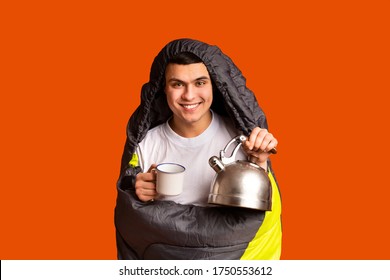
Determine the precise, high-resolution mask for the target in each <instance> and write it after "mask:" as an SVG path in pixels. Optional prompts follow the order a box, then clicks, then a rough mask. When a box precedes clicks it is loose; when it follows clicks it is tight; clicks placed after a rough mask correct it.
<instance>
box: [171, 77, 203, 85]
mask: <svg viewBox="0 0 390 280" xmlns="http://www.w3.org/2000/svg"><path fill="white" fill-rule="evenodd" d="M199 80H210V78H209V77H207V76H201V77H199V78H196V79H195V80H194V81H193V82H196V81H199ZM168 82H180V83H183V84H185V82H184V81H182V80H180V79H176V78H171V79H169V80H168Z"/></svg>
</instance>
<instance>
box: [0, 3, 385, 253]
mask: <svg viewBox="0 0 390 280" xmlns="http://www.w3.org/2000/svg"><path fill="white" fill-rule="evenodd" d="M7 2H8V3H7ZM385 2H387V1H302V0H298V1H255V0H252V1H241V2H239V3H238V2H234V4H229V3H230V2H228V1H208V2H207V1H206V2H194V1H178V0H177V1H155V2H151V1H42V0H38V1H3V2H2V4H1V7H0V13H1V14H0V21H1V40H2V43H1V48H2V51H1V62H0V64H1V71H2V74H1V77H0V79H1V84H0V90H1V103H0V104H1V105H0V106H1V110H0V114H1V117H0V122H1V134H2V136H1V140H0V141H1V145H0V149H1V169H0V170H1V176H0V186H1V193H0V213H1V214H0V215H1V231H0V259H115V258H116V248H115V230H114V224H113V213H114V207H115V199H116V189H115V183H116V179H117V176H118V174H119V164H120V158H121V154H122V147H123V144H124V141H125V127H126V123H127V120H128V118H129V116H130V115H131V113H132V112H133V110H134V109H135V108H136V106H137V105H138V103H139V93H140V88H141V86H142V84H143V83H145V82H146V81H147V80H148V75H149V69H150V65H151V63H152V61H153V59H154V57H155V55H156V54H157V52H158V51H159V50H160V49H161V48H162V47H163V46H164V45H165V44H166V43H167V42H169V41H171V40H173V39H176V38H180V37H190V38H194V39H199V40H202V41H205V42H208V43H210V44H215V45H218V46H219V47H221V49H222V50H223V51H224V52H225V53H226V54H228V55H229V56H230V57H231V58H232V59H233V60H234V62H235V63H236V64H237V65H238V66H239V67H240V69H241V70H242V72H243V74H244V75H245V76H246V78H247V83H248V87H249V88H251V89H252V90H253V91H254V92H255V93H256V95H257V97H258V100H259V103H260V104H261V106H262V108H263V109H264V111H265V112H266V114H267V117H268V121H269V126H270V130H271V131H272V132H273V134H274V135H275V136H276V137H277V138H278V140H279V143H280V144H279V153H278V154H277V155H276V156H274V157H273V166H274V169H275V172H276V175H277V179H278V182H279V184H280V188H281V190H282V199H283V232H284V235H283V253H282V258H283V259H389V258H390V242H389V241H388V236H390V230H389V227H388V226H387V224H388V214H389V213H390V210H389V206H388V205H389V201H390V197H389V194H390V190H389V189H390V184H389V179H388V174H389V171H388V164H387V161H388V158H389V156H390V149H389V140H390V139H389V133H388V132H387V129H388V127H389V124H388V120H389V110H388V106H389V98H388V96H389V93H390V88H389V77H390V76H389V65H390V61H389V49H390V46H389V41H388V40H389V39H388V38H389V6H388V5H385ZM10 3H12V4H10ZM387 3H388V2H387Z"/></svg>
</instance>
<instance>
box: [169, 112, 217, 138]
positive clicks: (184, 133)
mask: <svg viewBox="0 0 390 280" xmlns="http://www.w3.org/2000/svg"><path fill="white" fill-rule="evenodd" d="M211 120H212V115H211V112H209V114H207V115H206V116H204V117H203V118H202V119H201V120H198V121H197V122H194V123H188V122H182V121H180V120H179V119H178V118H176V117H175V116H173V117H172V118H171V119H170V120H169V126H170V127H171V129H172V130H173V131H174V132H175V133H177V134H178V135H180V136H181V137H185V138H193V137H196V136H199V135H200V134H202V133H203V132H204V131H205V130H206V129H207V128H208V127H209V125H210V123H211Z"/></svg>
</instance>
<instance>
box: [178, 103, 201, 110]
mask: <svg viewBox="0 0 390 280" xmlns="http://www.w3.org/2000/svg"><path fill="white" fill-rule="evenodd" d="M199 104H200V103H195V104H181V106H182V107H184V108H185V109H189V110H191V109H195V108H196V107H198V106H199Z"/></svg>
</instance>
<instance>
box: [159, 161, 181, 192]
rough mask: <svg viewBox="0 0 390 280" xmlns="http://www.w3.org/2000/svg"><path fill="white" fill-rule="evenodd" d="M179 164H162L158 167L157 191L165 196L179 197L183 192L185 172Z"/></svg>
mask: <svg viewBox="0 0 390 280" xmlns="http://www.w3.org/2000/svg"><path fill="white" fill-rule="evenodd" d="M185 170H186V168H185V167H184V166H182V165H180V164H177V163H160V164H159V165H157V167H156V172H157V181H156V190H157V192H158V193H159V194H163V195H178V194H180V193H181V192H182V191H183V182H184V171H185Z"/></svg>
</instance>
